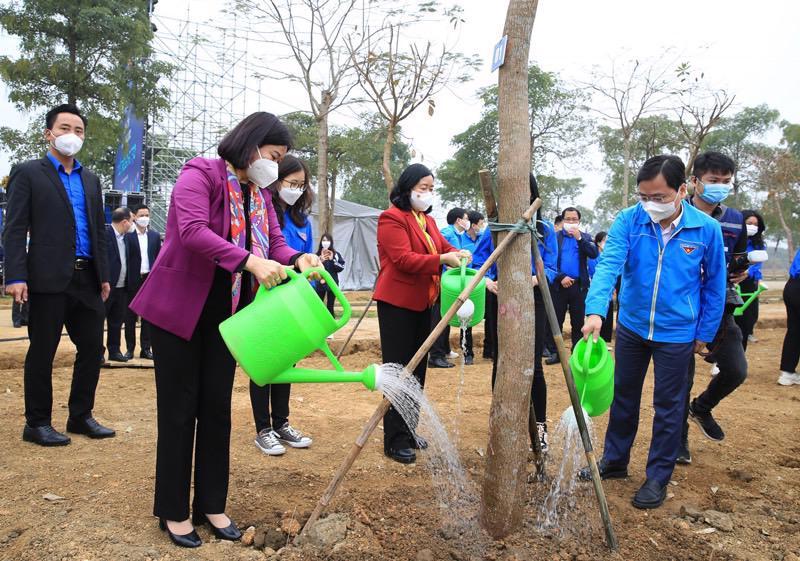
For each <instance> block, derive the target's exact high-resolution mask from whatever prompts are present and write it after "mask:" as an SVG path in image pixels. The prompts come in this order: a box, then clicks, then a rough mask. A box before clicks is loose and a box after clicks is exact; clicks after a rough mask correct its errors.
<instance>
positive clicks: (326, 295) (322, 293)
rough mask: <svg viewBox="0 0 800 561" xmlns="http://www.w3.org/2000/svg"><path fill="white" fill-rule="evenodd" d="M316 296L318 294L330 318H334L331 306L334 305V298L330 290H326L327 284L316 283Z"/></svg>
mask: <svg viewBox="0 0 800 561" xmlns="http://www.w3.org/2000/svg"><path fill="white" fill-rule="evenodd" d="M316 290H317V294H319V297H320V299H321V300H322V301H323V302H325V303H326V305H327V307H328V312H330V314H331V316H332V317H336V316H335V315H334V313H333V305H334V303H336V296H334V295H333V292H331V289H330V288H328V285H327V284H322V283H320V282H318V283H317V286H316Z"/></svg>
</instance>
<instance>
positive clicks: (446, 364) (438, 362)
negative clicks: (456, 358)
mask: <svg viewBox="0 0 800 561" xmlns="http://www.w3.org/2000/svg"><path fill="white" fill-rule="evenodd" d="M428 366H429V367H431V368H453V367H454V366H455V364H453V363H452V362H450V361H449V360H445V359H443V358H431V359H429V360H428Z"/></svg>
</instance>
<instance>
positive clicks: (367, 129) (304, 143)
mask: <svg viewBox="0 0 800 561" xmlns="http://www.w3.org/2000/svg"><path fill="white" fill-rule="evenodd" d="M282 119H283V120H284V122H286V124H287V125H288V126H289V128H290V129H291V130H292V134H293V135H294V140H295V152H296V153H297V154H298V156H299V157H301V158H303V159H304V160H305V161H306V163H308V166H309V168H310V170H311V175H312V177H315V176H316V174H317V163H318V159H317V140H316V139H317V123H316V121H315V119H314V117H313V116H312V115H311V114H310V113H304V112H295V113H288V114H286V115H284V116H283V117H282ZM399 136H400V135H399V133H398V137H399ZM385 138H386V128H385V127H384V126H383V124H382V122H381V121H380V120H379V118H378V117H377V116H375V115H368V116H365V117H364V118H363V124H362V126H361V127H350V128H348V127H331V129H330V131H329V146H328V157H329V159H328V182H329V185H330V186H332V187H333V186H335V188H336V196H337V197H338V198H341V199H344V200H346V201H351V202H354V203H359V204H362V205H367V206H371V207H373V208H379V209H385V208H388V206H389V199H388V197H387V195H386V184H385V183H384V181H383V174H382V171H381V165H382V162H383V143H384V140H385ZM410 158H411V154H410V150H409V148H408V145H407V144H405V143H404V142H403V141H402V140H399V141H395V143H394V145H393V147H392V158H391V167H392V174H393V175H395V176H397V175H399V174H400V173H401V172H402V171H403V169H404V168H405V167H406V166H407V165H408V163H409V160H410Z"/></svg>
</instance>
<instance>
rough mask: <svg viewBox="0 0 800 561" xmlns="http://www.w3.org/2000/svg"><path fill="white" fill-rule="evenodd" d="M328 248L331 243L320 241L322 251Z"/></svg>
mask: <svg viewBox="0 0 800 561" xmlns="http://www.w3.org/2000/svg"><path fill="white" fill-rule="evenodd" d="M330 248H331V242H329V241H328V240H322V249H330Z"/></svg>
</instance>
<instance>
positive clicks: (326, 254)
mask: <svg viewBox="0 0 800 561" xmlns="http://www.w3.org/2000/svg"><path fill="white" fill-rule="evenodd" d="M320 257H322V260H323V261H330V260H331V259H333V252H332V251H331V250H330V249H323V250H322V255H321V256H320Z"/></svg>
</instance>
